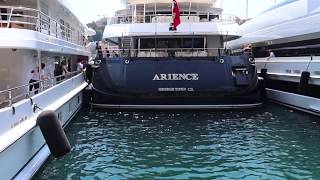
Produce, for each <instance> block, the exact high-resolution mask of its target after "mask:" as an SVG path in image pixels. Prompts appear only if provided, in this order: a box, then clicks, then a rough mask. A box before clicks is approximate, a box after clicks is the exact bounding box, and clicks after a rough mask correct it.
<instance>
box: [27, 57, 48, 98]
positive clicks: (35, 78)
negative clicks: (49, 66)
mask: <svg viewBox="0 0 320 180" xmlns="http://www.w3.org/2000/svg"><path fill="white" fill-rule="evenodd" d="M45 66H46V65H45V64H44V63H41V69H40V68H39V67H36V68H35V69H33V70H32V71H31V74H32V76H31V79H30V81H29V84H30V85H29V91H30V92H31V91H32V89H33V87H34V89H35V91H34V94H38V89H39V87H40V80H41V78H43V77H44V68H45Z"/></svg>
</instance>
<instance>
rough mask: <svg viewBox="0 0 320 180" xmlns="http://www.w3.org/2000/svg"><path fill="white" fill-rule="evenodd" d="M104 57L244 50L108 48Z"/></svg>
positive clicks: (197, 54)
mask: <svg viewBox="0 0 320 180" xmlns="http://www.w3.org/2000/svg"><path fill="white" fill-rule="evenodd" d="M102 53H103V54H104V57H107V58H108V57H110V58H112V57H212V56H226V55H228V56H231V55H232V56H239V55H242V54H243V53H242V52H238V51H235V52H234V51H233V50H231V49H225V48H156V49H155V48H154V49H108V52H107V51H106V50H103V52H102Z"/></svg>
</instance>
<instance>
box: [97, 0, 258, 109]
mask: <svg viewBox="0 0 320 180" xmlns="http://www.w3.org/2000/svg"><path fill="white" fill-rule="evenodd" d="M125 3H126V8H125V9H122V10H119V11H117V12H116V14H115V17H113V18H111V19H110V23H109V24H108V25H107V26H106V27H105V30H104V34H103V42H104V43H105V45H103V48H99V49H98V50H100V51H103V52H104V53H100V54H101V56H100V59H99V61H96V63H95V68H94V71H93V83H92V84H93V86H92V87H93V88H92V89H93V93H92V94H93V96H92V105H93V106H95V107H102V108H126V109H131V108H133V109H211V108H251V107H256V106H259V105H261V99H260V89H259V85H258V84H259V80H258V77H257V73H256V68H255V66H254V65H253V64H252V61H251V60H250V57H248V56H231V55H229V53H230V51H228V50H227V49H225V48H224V45H223V42H224V41H226V40H231V39H235V38H238V37H239V36H238V35H237V34H235V33H233V32H232V31H230V29H232V28H231V27H233V26H236V25H237V24H236V23H235V21H236V18H235V16H231V15H222V11H223V10H222V9H221V8H218V7H215V4H216V1H215V0H177V1H175V0H173V1H171V0H128V1H126V2H125ZM103 54H104V55H103Z"/></svg>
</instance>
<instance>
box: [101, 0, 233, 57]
mask: <svg viewBox="0 0 320 180" xmlns="http://www.w3.org/2000/svg"><path fill="white" fill-rule="evenodd" d="M125 3H126V8H125V9H122V10H118V11H117V12H116V14H115V17H112V18H111V19H110V21H109V24H108V25H107V26H106V27H105V30H104V34H103V40H104V41H107V42H110V43H111V44H112V45H117V46H118V48H119V49H131V53H132V52H133V51H134V52H135V55H136V56H139V57H145V56H158V57H164V56H166V54H167V53H163V51H166V49H170V48H180V49H183V48H191V46H192V45H189V46H188V45H187V44H188V43H189V44H190V42H187V41H190V40H191V39H192V38H193V39H194V42H193V44H197V43H198V44H197V46H196V47H193V48H195V49H196V48H199V49H200V48H202V49H207V50H205V51H202V52H197V54H201V55H202V56H206V55H217V53H216V52H213V50H212V49H214V48H223V43H222V42H223V41H224V40H226V39H232V38H237V37H238V36H237V34H236V33H234V32H232V29H233V28H231V27H233V26H237V24H236V23H235V22H236V17H235V16H232V15H222V12H223V10H222V9H221V8H218V7H216V6H215V5H216V0H200V1H199V0H178V1H177V3H178V6H179V8H180V14H181V16H180V19H181V24H180V25H179V26H178V28H177V30H175V31H173V30H170V23H172V22H173V20H172V0H128V1H125ZM172 38H176V39H177V41H184V42H186V43H180V44H179V45H173V44H174V43H179V42H173V41H171V40H172ZM154 39H157V40H158V44H157V45H155V42H152V41H153V40H154ZM170 39H171V40H170ZM152 43H153V46H152V45H151V44H152ZM148 44H149V45H150V46H148ZM168 44H171V45H172V46H170V45H168ZM200 44H201V45H200ZM112 47H114V46H112ZM152 48H153V49H154V48H156V49H158V50H159V49H161V50H160V51H162V52H159V53H157V52H155V53H153V52H150V51H149V53H145V52H144V50H150V49H152ZM143 49H144V50H143ZM209 49H211V51H210V50H209ZM136 51H137V52H136ZM185 55H186V56H189V55H188V53H186V54H185ZM177 56H184V55H183V52H182V54H177Z"/></svg>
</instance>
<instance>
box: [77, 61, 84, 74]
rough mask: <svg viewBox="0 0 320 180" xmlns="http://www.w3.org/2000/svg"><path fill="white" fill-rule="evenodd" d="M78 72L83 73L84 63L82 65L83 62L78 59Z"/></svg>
mask: <svg viewBox="0 0 320 180" xmlns="http://www.w3.org/2000/svg"><path fill="white" fill-rule="evenodd" d="M77 71H78V72H80V71H83V63H82V60H81V59H78V62H77Z"/></svg>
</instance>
